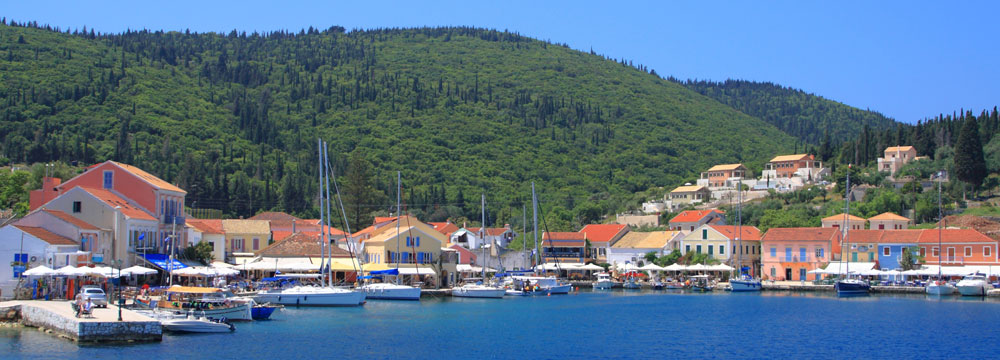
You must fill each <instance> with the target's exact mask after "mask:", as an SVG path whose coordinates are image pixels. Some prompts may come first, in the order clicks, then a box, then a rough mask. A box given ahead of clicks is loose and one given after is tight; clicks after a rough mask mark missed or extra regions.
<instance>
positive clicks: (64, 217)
mask: <svg viewBox="0 0 1000 360" xmlns="http://www.w3.org/2000/svg"><path fill="white" fill-rule="evenodd" d="M42 211H44V212H47V213H49V214H51V215H52V216H55V217H57V218H60V219H62V220H63V221H65V222H68V223H70V224H72V225H73V226H76V227H78V228H80V229H83V230H100V229H98V228H97V227H96V226H94V225H90V223H88V222H86V221H83V220H80V219H77V218H75V217H73V215H70V214H67V213H65V212H63V211H59V210H52V209H42Z"/></svg>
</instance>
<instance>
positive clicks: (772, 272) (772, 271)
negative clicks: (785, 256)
mask: <svg viewBox="0 0 1000 360" xmlns="http://www.w3.org/2000/svg"><path fill="white" fill-rule="evenodd" d="M772 256H773V255H772ZM776 272H777V269H775V268H771V277H772V278H773V277H775V276H777V275H775V273H776Z"/></svg>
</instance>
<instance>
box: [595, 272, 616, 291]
mask: <svg viewBox="0 0 1000 360" xmlns="http://www.w3.org/2000/svg"><path fill="white" fill-rule="evenodd" d="M614 285H615V282H614V281H612V280H611V274H608V273H606V272H601V273H597V280H596V281H594V289H610V288H612V287H613V286H614Z"/></svg>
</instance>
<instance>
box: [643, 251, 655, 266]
mask: <svg viewBox="0 0 1000 360" xmlns="http://www.w3.org/2000/svg"><path fill="white" fill-rule="evenodd" d="M643 258H644V259H646V263H647V264H652V263H654V262H656V252H655V251H650V252H648V253H646V255H645V256H644V257H643Z"/></svg>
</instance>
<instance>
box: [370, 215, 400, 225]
mask: <svg viewBox="0 0 1000 360" xmlns="http://www.w3.org/2000/svg"><path fill="white" fill-rule="evenodd" d="M393 220H396V217H395V216H376V217H375V221H373V222H372V224H381V223H386V222H390V221H393Z"/></svg>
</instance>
